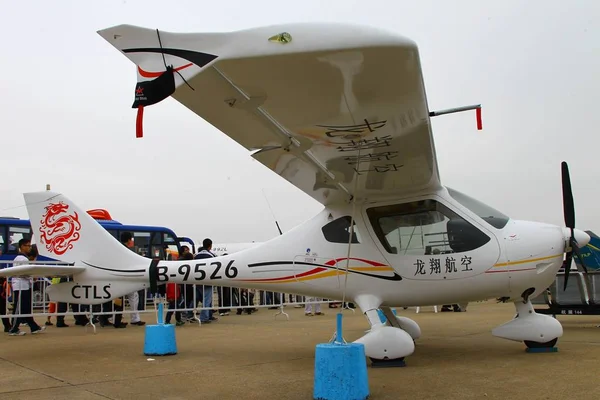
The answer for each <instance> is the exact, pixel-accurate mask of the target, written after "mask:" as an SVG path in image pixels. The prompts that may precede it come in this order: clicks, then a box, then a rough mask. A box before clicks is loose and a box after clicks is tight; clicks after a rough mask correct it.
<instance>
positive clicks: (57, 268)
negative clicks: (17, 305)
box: [0, 264, 85, 277]
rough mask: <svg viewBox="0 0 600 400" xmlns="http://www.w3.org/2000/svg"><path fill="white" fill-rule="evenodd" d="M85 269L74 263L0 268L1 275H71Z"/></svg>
mask: <svg viewBox="0 0 600 400" xmlns="http://www.w3.org/2000/svg"><path fill="white" fill-rule="evenodd" d="M84 270H85V267H77V266H73V265H39V264H27V265H17V266H15V267H9V268H4V269H0V276H2V277H9V276H33V277H38V276H70V275H76V274H78V273H80V272H83V271H84Z"/></svg>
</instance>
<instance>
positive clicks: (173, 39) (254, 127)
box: [100, 24, 439, 204]
mask: <svg viewBox="0 0 600 400" xmlns="http://www.w3.org/2000/svg"><path fill="white" fill-rule="evenodd" d="M140 30H143V31H144V32H145V35H142V34H141V31H140ZM130 31H132V32H134V33H135V35H134V34H133V33H131V32H130ZM284 31H285V32H287V33H288V38H287V39H289V40H287V42H285V43H283V42H282V41H280V40H279V41H278V40H272V39H273V38H274V37H281V35H280V36H277V35H276V34H278V33H280V32H284ZM100 34H101V35H102V36H103V37H105V38H106V39H107V40H108V41H109V42H111V44H113V45H114V46H115V47H117V48H119V49H120V50H121V51H122V52H123V53H124V54H125V55H127V56H128V57H129V58H130V59H131V60H132V61H133V62H135V63H136V64H137V65H138V81H145V80H148V79H150V78H149V76H150V75H148V73H147V72H146V71H147V70H149V69H159V68H161V64H171V65H174V66H175V67H176V66H177V65H181V66H182V67H183V66H185V65H188V64H185V62H186V60H188V61H189V59H191V57H187V58H186V60H183V59H181V57H180V58H179V59H178V58H177V57H176V56H173V55H172V53H173V52H172V51H171V50H169V53H167V57H166V58H165V59H164V60H163V59H162V56H163V55H164V53H163V54H157V53H156V52H155V51H154V50H156V49H155V48H156V34H157V33H156V31H151V30H146V29H143V28H135V27H131V26H120V27H115V28H110V29H108V30H105V31H102V32H100ZM111 35H112V36H111ZM160 35H161V38H162V41H161V46H163V49H164V48H168V49H173V48H175V49H179V50H186V51H188V52H190V53H194V52H202V54H205V55H210V56H212V57H213V58H212V59H211V61H209V62H207V63H205V64H203V65H198V64H194V65H191V66H190V67H186V68H182V69H180V70H178V71H177V74H175V81H176V84H177V88H176V90H175V92H174V93H173V94H172V96H173V97H174V98H175V99H176V100H178V101H179V102H181V103H182V104H183V105H185V106H186V107H187V108H189V109H190V110H191V111H193V112H194V113H196V114H197V115H199V116H200V117H202V118H203V119H205V120H206V121H208V122H209V123H210V124H212V125H213V126H215V127H216V128H217V129H219V130H220V131H222V132H223V133H225V134H226V135H228V136H229V137H230V138H231V139H233V140H234V141H236V142H237V143H238V144H240V145H242V146H244V147H245V148H246V149H248V150H249V151H251V154H252V157H254V158H255V159H256V160H258V161H259V162H261V163H262V164H263V165H265V166H266V167H268V168H269V169H271V170H273V171H274V172H276V173H277V174H279V175H280V176H282V177H284V178H285V179H287V180H288V181H290V182H291V183H292V184H294V185H295V186H297V187H298V188H300V189H301V190H303V191H304V192H306V193H307V194H309V195H311V196H312V197H313V198H315V199H316V200H318V201H320V202H321V203H323V204H330V203H333V202H337V201H341V200H344V199H348V198H349V197H350V196H351V195H354V196H356V197H357V198H363V199H364V198H368V199H371V200H372V199H374V198H384V197H388V196H394V195H397V194H405V193H407V192H411V191H417V190H424V189H434V188H436V187H437V186H439V178H438V171H437V164H436V159H435V150H434V145H433V140H432V135H431V130H430V122H429V110H428V107H427V102H426V96H425V89H424V85H423V78H422V74H421V66H420V61H419V54H418V49H417V46H416V45H415V44H414V43H413V42H412V41H410V40H408V39H406V38H403V37H400V36H396V35H393V34H389V33H387V32H383V31H379V30H374V29H371V28H365V27H355V26H351V25H319V24H313V25H286V26H280V27H265V28H257V29H253V30H247V31H238V32H230V33H219V34H201V33H198V34H176V33H162V32H161V33H160ZM274 35H275V36H274ZM117 36H118V39H113V38H116V37H117ZM128 37H135V41H133V42H131V44H127V43H128V42H127V40H128V39H127V38H128ZM269 38H271V40H269ZM118 41H120V42H118ZM150 46H152V47H153V48H154V50H153V51H152V52H145V51H144V49H149V48H150ZM132 47H135V48H136V49H137V50H136V51H137V53H135V52H131V51H127V49H130V48H132ZM138 50H139V51H138ZM134 53H135V54H134ZM136 54H137V55H136ZM180 55H181V54H180ZM195 58H198V57H195ZM209 58H210V57H209ZM205 59H206V58H205ZM162 69H163V70H164V69H165V68H164V66H162ZM140 71H143V72H140ZM357 177H358V181H356V178H357Z"/></svg>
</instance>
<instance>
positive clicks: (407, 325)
mask: <svg viewBox="0 0 600 400" xmlns="http://www.w3.org/2000/svg"><path fill="white" fill-rule="evenodd" d="M396 319H397V320H398V323H399V324H400V328H402V329H403V330H404V331H406V333H408V334H409V335H410V337H412V338H413V340H417V339H418V338H420V337H421V327H419V325H418V324H417V323H416V322H415V321H413V320H412V319H410V318H407V317H401V316H399V315H396Z"/></svg>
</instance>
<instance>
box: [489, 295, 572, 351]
mask: <svg viewBox="0 0 600 400" xmlns="http://www.w3.org/2000/svg"><path fill="white" fill-rule="evenodd" d="M523 298H524V299H523V300H519V301H515V303H514V304H515V308H516V309H517V315H516V316H515V318H514V319H513V320H512V321H509V322H507V323H505V324H503V325H500V326H499V327H497V328H495V329H494V330H493V331H492V335H494V336H497V337H501V338H504V339H508V340H514V341H517V342H524V343H525V346H527V347H528V348H529V349H554V345H555V344H556V342H557V341H558V338H559V337H561V336H562V334H563V329H562V325H561V324H560V322H558V320H557V319H555V318H552V317H551V316H549V315H543V314H538V313H536V312H535V310H534V308H533V305H532V304H531V301H530V300H529V296H527V295H524V296H523Z"/></svg>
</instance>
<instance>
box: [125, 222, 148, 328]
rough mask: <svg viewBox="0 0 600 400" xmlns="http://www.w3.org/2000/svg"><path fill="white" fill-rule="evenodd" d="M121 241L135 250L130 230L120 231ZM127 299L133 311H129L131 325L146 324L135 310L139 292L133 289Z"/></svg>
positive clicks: (137, 307)
mask: <svg viewBox="0 0 600 400" xmlns="http://www.w3.org/2000/svg"><path fill="white" fill-rule="evenodd" d="M121 243H123V245H124V246H125V247H127V248H128V249H129V250H131V251H133V252H135V249H134V248H133V246H134V244H135V243H134V241H133V235H132V234H131V232H123V233H121ZM142 293H144V291H143V290H142ZM142 296H143V295H142ZM127 299H128V300H129V307H130V308H131V311H134V312H132V313H131V325H139V326H143V325H146V323H145V322H144V321H142V320H141V319H140V313H139V312H137V310H138V309H139V303H140V294H139V292H138V291H135V292H132V293H129V294H128V295H127Z"/></svg>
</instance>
